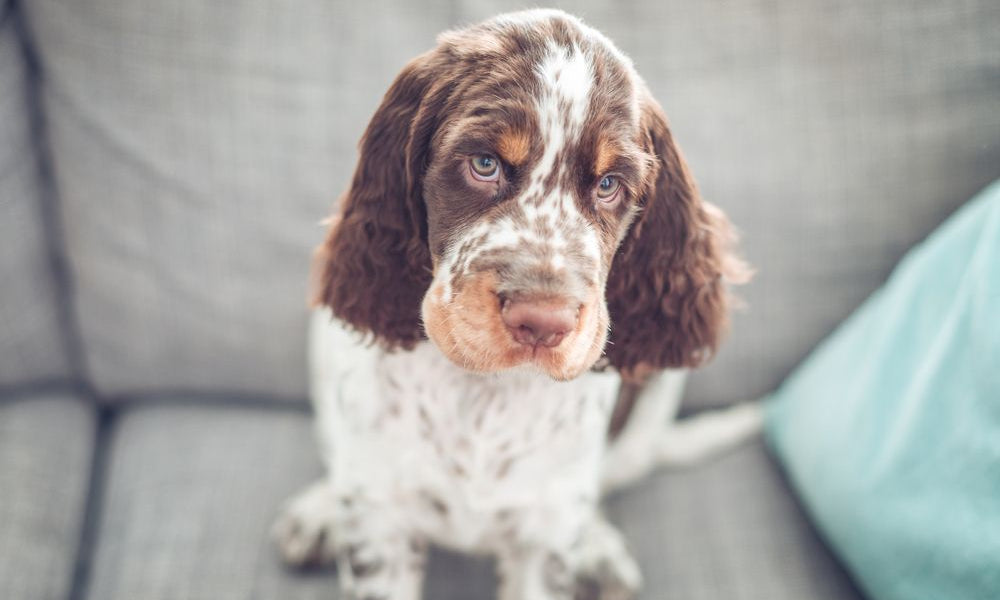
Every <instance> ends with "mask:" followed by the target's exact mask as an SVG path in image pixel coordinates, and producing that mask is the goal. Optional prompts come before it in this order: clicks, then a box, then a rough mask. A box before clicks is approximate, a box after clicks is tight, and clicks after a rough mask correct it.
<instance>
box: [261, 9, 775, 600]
mask: <svg viewBox="0 0 1000 600" xmlns="http://www.w3.org/2000/svg"><path fill="white" fill-rule="evenodd" d="M730 241H731V235H730V230H729V225H728V223H727V220H726V218H725V217H724V215H723V214H722V213H721V212H720V211H719V210H718V209H717V208H715V207H714V206H712V205H710V204H708V203H707V202H705V201H704V200H702V199H701V198H700V196H699V195H698V192H697V190H696V188H695V184H694V182H693V180H692V178H691V175H690V173H689V171H688V168H687V166H686V165H685V162H684V159H683V158H682V157H681V154H680V152H679V151H678V149H677V146H676V145H675V143H674V140H673V137H672V136H671V133H670V129H669V127H668V125H667V120H666V118H665V117H664V115H663V112H662V111H661V109H660V107H659V106H658V105H657V103H656V102H655V101H654V100H653V98H652V97H651V96H650V93H649V90H648V89H647V87H646V85H645V84H644V83H643V81H642V79H640V77H639V76H638V75H637V74H636V72H635V69H634V68H633V66H632V63H631V62H630V61H629V59H628V58H626V57H625V56H624V55H623V54H622V53H621V52H620V51H619V50H618V49H617V48H616V47H615V46H614V45H613V44H612V43H611V42H610V41H609V40H608V39H607V38H605V37H604V36H603V35H601V34H600V33H598V32H597V31H595V30H594V29H591V28H590V27H588V26H586V25H584V24H583V23H581V22H580V21H579V20H578V19H576V18H574V17H571V16H569V15H567V14H565V13H562V12H559V11H552V10H534V11H528V12H521V13H515V14H508V15H503V16H500V17H497V18H494V19H492V20H489V21H487V22H485V23H482V24H480V25H476V26H473V27H469V28H467V29H461V30H457V31H449V32H446V33H444V34H442V35H441V36H440V37H439V39H438V45H437V47H436V48H434V49H433V50H431V51H429V52H427V53H426V54H423V55H421V56H419V57H417V58H416V59H414V60H413V61H412V62H410V63H409V64H408V65H407V66H406V67H405V68H404V69H403V71H402V73H400V74H399V76H398V77H397V78H396V80H395V82H394V83H393V84H392V87H391V88H390V89H389V91H388V93H387V94H386V95H385V98H384V100H383V101H382V104H381V106H380V107H379V108H378V110H377V111H376V112H375V116H374V117H373V118H372V120H371V123H370V124H369V125H368V129H367V131H366V132H365V134H364V138H363V139H362V142H361V156H360V161H359V163H358V166H357V169H356V170H355V173H354V178H353V181H352V182H351V186H350V189H349V190H348V191H347V193H346V195H345V196H344V197H343V199H342V201H341V203H340V212H339V214H338V215H337V216H335V217H334V218H333V219H332V225H331V227H330V230H329V235H328V237H327V238H326V241H325V242H324V243H323V245H322V246H321V247H320V249H319V250H318V252H317V263H316V281H315V287H316V302H317V304H318V305H319V306H320V308H318V309H317V311H316V313H315V316H314V320H313V323H312V331H311V349H310V350H311V369H312V392H313V401H314V405H315V409H316V417H317V421H318V427H319V434H320V442H321V446H322V455H323V458H324V459H325V461H326V466H327V468H328V475H327V476H326V477H325V478H323V479H322V480H321V481H319V482H317V483H316V484H314V485H313V486H311V487H310V488H308V489H307V490H305V491H304V492H303V493H302V494H301V495H299V496H298V497H296V498H295V499H293V500H292V501H291V502H290V503H289V505H288V506H287V507H286V510H285V512H284V513H283V515H282V516H281V517H280V518H279V520H278V522H277V523H276V526H275V534H276V536H277V539H278V543H279V546H280V548H281V550H282V552H283V554H284V556H285V558H286V559H287V560H288V561H289V562H291V563H293V564H302V563H306V562H328V561H333V560H338V561H339V563H338V564H339V567H340V569H339V574H340V579H341V584H342V587H343V590H344V591H345V593H346V594H347V597H348V598H358V599H364V600H372V599H376V598H378V599H403V600H405V599H416V598H419V597H420V595H421V591H420V590H421V585H422V575H423V563H424V558H425V554H426V550H427V545H428V543H435V544H440V545H442V546H446V547H449V548H453V549H458V550H460V551H467V552H476V553H490V554H493V555H495V556H496V557H497V561H498V569H499V575H500V582H501V584H500V588H501V589H500V598H502V599H504V600H526V599H527V600H534V599H538V600H543V599H544V600H551V599H557V598H559V599H568V598H572V597H573V596H574V594H576V593H577V592H578V590H579V589H581V586H582V585H583V583H584V582H586V585H585V586H584V587H586V589H591V590H594V589H598V590H600V591H599V593H600V597H603V598H624V597H629V596H631V595H632V594H633V593H634V592H635V591H636V590H637V589H638V588H639V586H640V575H639V571H638V569H637V567H636V564H635V562H634V561H633V559H632V558H631V557H630V556H629V554H628V552H627V551H626V548H625V544H624V542H623V540H622V538H621V536H620V534H619V533H618V532H617V531H616V530H615V529H614V528H613V527H612V526H611V525H610V524H609V523H608V522H607V521H606V520H604V519H603V517H602V516H601V513H600V511H599V500H600V497H601V494H602V492H605V491H608V490H610V489H614V488H616V487H618V486H620V485H623V484H625V483H628V482H630V481H633V480H634V479H636V478H637V477H639V476H640V475H642V474H644V473H646V472H647V471H649V470H650V469H651V468H653V467H654V466H656V465H658V464H663V463H668V462H684V461H688V460H694V459H696V458H698V457H699V456H701V455H704V454H706V453H708V452H712V451H716V450H718V449H720V448H723V447H727V446H729V445H732V444H734V443H736V442H738V441H740V440H741V439H743V438H745V437H746V436H747V435H750V434H751V433H753V432H754V431H755V430H756V428H757V427H758V425H759V412H758V409H757V408H756V407H755V406H753V405H744V406H738V407H736V408H733V409H729V410H727V411H723V412H720V413H714V414H708V415H704V416H701V417H698V418H695V419H692V420H687V421H685V423H684V424H683V425H678V424H674V423H673V422H672V421H673V414H674V411H675V410H676V407H677V402H678V398H679V396H680V391H681V387H682V385H683V376H684V369H686V368H688V367H695V366H697V365H700V364H702V363H703V362H704V361H705V360H706V359H707V358H709V356H710V355H711V354H712V352H713V350H714V349H715V347H716V344H717V343H718V342H719V338H720V335H721V333H722V331H723V329H724V325H725V322H726V313H727V307H728V293H727V289H726V282H727V280H728V281H730V282H733V281H739V280H740V279H742V278H743V276H744V273H745V267H744V266H743V264H742V263H741V262H740V261H739V260H738V259H737V258H735V257H734V256H733V255H732V254H731V253H730Z"/></svg>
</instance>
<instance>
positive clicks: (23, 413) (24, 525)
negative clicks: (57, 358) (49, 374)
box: [0, 391, 96, 600]
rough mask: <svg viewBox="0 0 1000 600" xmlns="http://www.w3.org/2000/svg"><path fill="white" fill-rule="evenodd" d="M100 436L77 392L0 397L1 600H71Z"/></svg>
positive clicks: (91, 414) (27, 393)
mask: <svg viewBox="0 0 1000 600" xmlns="http://www.w3.org/2000/svg"><path fill="white" fill-rule="evenodd" d="M95 432H96V415H95V411H94V409H93V407H92V406H91V405H90V404H89V403H87V402H85V401H84V400H82V399H81V398H79V397H77V396H75V395H73V394H70V393H61V392H54V391H45V392H42V391H39V392H23V393H19V394H17V395H10V396H4V397H0V598H3V599H4V600H64V599H65V598H67V597H68V595H69V592H70V588H71V586H72V582H73V575H74V564H75V559H76V553H77V548H78V546H79V541H80V535H81V527H82V523H83V520H84V513H85V506H86V503H87V489H88V483H89V481H90V476H89V473H90V465H91V458H92V454H93V450H94V436H95Z"/></svg>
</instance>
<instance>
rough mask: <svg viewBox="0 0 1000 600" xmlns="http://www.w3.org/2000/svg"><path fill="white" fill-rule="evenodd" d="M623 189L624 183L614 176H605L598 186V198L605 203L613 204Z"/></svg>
mask: <svg viewBox="0 0 1000 600" xmlns="http://www.w3.org/2000/svg"><path fill="white" fill-rule="evenodd" d="M621 187H622V182H621V181H619V180H618V178H617V177H615V176H614V175H605V176H604V177H602V178H601V181H600V183H598V184H597V197H598V199H600V200H601V201H603V202H611V201H612V200H613V199H614V197H615V196H616V195H617V194H618V190H619V189H620V188H621Z"/></svg>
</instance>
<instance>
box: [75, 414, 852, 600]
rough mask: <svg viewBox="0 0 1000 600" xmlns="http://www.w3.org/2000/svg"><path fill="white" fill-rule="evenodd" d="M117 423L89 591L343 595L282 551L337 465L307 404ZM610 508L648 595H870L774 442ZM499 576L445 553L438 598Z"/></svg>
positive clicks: (149, 596)
mask: <svg viewBox="0 0 1000 600" xmlns="http://www.w3.org/2000/svg"><path fill="white" fill-rule="evenodd" d="M179 400H180V399H179ZM112 429H113V431H112V434H111V440H110V450H109V458H108V464H107V468H106V473H107V476H106V481H105V483H104V488H103V491H102V494H101V495H102V496H103V498H104V503H103V506H102V507H101V510H100V519H99V521H100V527H99V531H98V533H97V535H96V547H95V548H94V567H93V570H92V573H91V582H90V586H89V587H90V594H89V597H90V598H92V599H94V600H98V599H100V600H131V599H132V598H137V597H142V598H144V599H146V600H158V599H161V598H163V599H166V598H205V599H209V598H210V599H212V600H228V599H232V600H243V599H245V598H315V599H317V600H319V599H321V598H322V599H329V598H332V597H336V579H335V577H336V575H335V572H334V571H333V570H319V571H311V572H307V573H301V572H294V571H290V570H288V569H286V568H284V567H282V565H281V563H280V560H279V557H278V554H277V551H276V550H275V548H274V547H273V544H272V542H271V540H270V539H269V534H268V532H269V528H270V526H271V523H272V520H273V519H274V517H275V516H276V514H277V512H278V510H279V508H280V506H281V504H282V503H283V501H284V500H285V499H286V498H288V497H289V496H291V495H292V494H294V493H296V492H297V491H298V490H300V489H302V488H303V487H305V486H306V485H307V484H308V483H310V482H311V481H313V480H315V479H316V478H318V477H319V476H320V475H321V472H322V471H321V466H320V462H319V459H318V454H317V450H316V447H315V443H314V438H313V430H312V425H311V422H310V417H309V416H308V415H307V414H305V413H304V412H298V411H294V410H287V409H279V410H275V409H268V408H253V407H249V406H240V402H239V401H234V402H233V403H232V405H231V406H219V405H206V404H204V403H203V402H199V401H194V400H192V401H189V402H187V401H178V402H167V403H160V402H158V403H156V404H149V403H138V404H133V405H131V406H130V407H128V408H126V409H125V410H124V412H122V413H121V414H120V416H119V418H118V419H117V420H116V423H115V424H114V426H113V428H112ZM609 510H610V514H611V516H612V518H613V520H614V521H615V522H617V523H619V524H620V525H621V526H622V527H623V529H624V530H625V532H626V534H627V535H628V538H629V540H630V542H631V543H632V545H633V546H634V548H635V549H636V551H637V553H638V556H639V559H640V561H641V563H642V565H643V568H644V570H645V576H646V579H647V582H648V586H647V589H646V591H645V595H644V596H643V597H644V598H666V597H683V598H713V599H714V598H722V597H725V598H757V597H768V598H772V599H775V600H783V599H786V598H787V599H793V598H795V599H799V598H804V597H809V598H814V599H817V600H855V599H856V598H857V597H858V596H857V595H856V593H855V592H854V590H853V588H852V587H851V584H850V583H849V582H848V581H847V580H846V579H845V578H844V575H843V572H842V571H840V569H839V568H838V567H837V565H836V564H835V563H834V562H833V561H832V560H831V559H830V556H829V554H828V553H827V552H826V551H825V550H824V548H823V546H822V545H821V544H820V543H819V542H818V541H817V539H816V537H815V535H814V534H813V533H812V531H811V530H810V529H809V528H808V526H807V525H806V524H805V521H804V520H803V518H802V516H801V514H800V513H799V512H798V509H797V508H796V506H795V504H794V502H793V501H792V500H791V498H790V497H789V496H788V493H787V490H786V488H785V487H784V485H783V484H782V482H781V480H780V478H779V477H778V475H777V473H776V471H775V469H774V467H773V466H772V465H771V463H770V461H769V459H768V458H767V457H766V456H765V455H764V453H763V451H762V447H761V446H760V445H759V444H758V445H755V446H752V447H749V448H746V449H745V450H743V451H741V452H739V453H738V454H736V455H733V456H730V457H727V458H725V459H724V460H720V461H718V462H717V463H714V464H711V465H708V466H706V467H704V468H700V469H695V470H692V471H687V472H682V473H669V474H663V475H660V476H657V477H655V478H653V479H652V480H650V481H649V482H647V483H646V484H644V485H642V486H641V487H639V488H637V489H635V490H632V491H629V492H627V493H625V494H623V495H619V496H617V497H615V498H613V499H612V500H611V502H610V505H609ZM494 587H495V578H494V575H493V569H492V565H491V564H490V562H489V561H485V560H482V559H471V558H467V557H457V556H454V555H451V554H444V553H437V554H435V555H433V556H432V558H431V561H430V573H429V575H428V582H427V588H426V597H427V598H433V599H434V600H476V599H484V600H485V599H489V598H493V597H494Z"/></svg>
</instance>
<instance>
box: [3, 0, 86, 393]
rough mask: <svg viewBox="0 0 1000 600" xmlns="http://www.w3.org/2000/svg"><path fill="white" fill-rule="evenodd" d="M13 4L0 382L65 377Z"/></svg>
mask: <svg viewBox="0 0 1000 600" xmlns="http://www.w3.org/2000/svg"><path fill="white" fill-rule="evenodd" d="M14 21H15V15H14V13H13V9H12V8H11V7H10V5H9V4H8V3H7V2H0V90H3V92H2V93H0V386H3V385H15V384H19V383H24V382H27V381H40V380H46V379H53V378H61V377H65V376H67V374H68V371H69V368H68V360H67V358H66V352H65V345H64V343H63V332H62V330H61V329H60V327H59V318H58V307H57V301H56V288H55V278H54V276H53V272H52V268H51V260H50V254H49V246H48V244H47V241H48V240H49V234H47V233H46V232H45V230H44V225H43V218H42V217H43V212H42V211H43V206H42V200H43V199H42V190H43V184H42V178H41V173H40V171H39V160H38V149H37V147H36V144H35V139H34V137H33V136H34V131H33V128H32V123H33V121H34V118H33V112H32V109H31V105H30V90H29V85H28V84H29V74H28V71H27V68H26V66H25V57H24V51H23V45H22V43H21V40H20V39H19V37H20V36H19V35H18V30H17V28H16V26H15V22H14Z"/></svg>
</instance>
